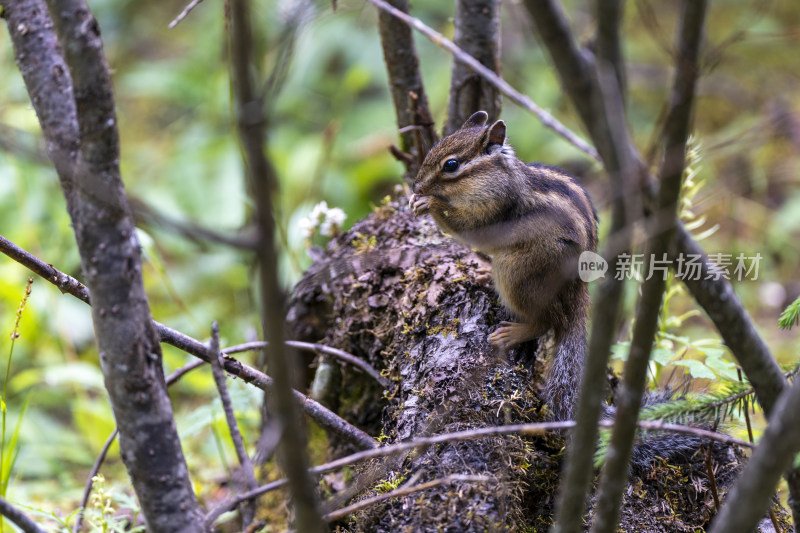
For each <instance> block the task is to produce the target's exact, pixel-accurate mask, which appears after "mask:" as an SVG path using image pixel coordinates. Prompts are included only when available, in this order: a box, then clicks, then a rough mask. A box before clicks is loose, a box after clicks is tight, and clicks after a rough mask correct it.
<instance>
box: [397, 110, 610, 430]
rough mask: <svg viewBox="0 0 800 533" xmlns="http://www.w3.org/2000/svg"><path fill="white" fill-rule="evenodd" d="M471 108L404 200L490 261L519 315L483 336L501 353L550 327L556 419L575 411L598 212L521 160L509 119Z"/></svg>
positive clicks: (548, 389) (544, 169) (581, 192)
mask: <svg viewBox="0 0 800 533" xmlns="http://www.w3.org/2000/svg"><path fill="white" fill-rule="evenodd" d="M488 119H489V116H488V114H487V113H486V112H484V111H478V112H477V113H475V114H473V115H472V116H471V117H469V118H468V119H467V121H466V122H465V123H464V125H463V126H462V127H461V129H459V130H457V131H455V132H454V133H452V134H450V135H449V136H447V137H445V138H443V139H442V140H441V141H440V142H439V143H438V144H436V145H435V146H433V148H431V150H430V151H429V152H428V154H427V156H426V157H425V160H424V161H423V163H422V166H421V167H420V170H419V173H418V174H417V177H416V180H415V182H414V185H413V193H414V194H412V196H411V199H410V201H409V205H410V207H411V209H412V210H413V211H414V212H415V213H416V214H417V215H422V214H424V213H430V214H431V215H432V216H433V219H434V220H435V221H436V223H437V224H438V226H439V227H440V228H441V229H442V230H443V231H444V232H446V233H449V234H451V235H453V236H455V237H456V238H457V239H459V240H460V241H462V242H464V243H465V244H467V245H468V246H470V247H472V248H476V249H477V250H479V251H481V252H484V253H486V254H487V255H489V256H490V257H491V258H492V278H493V280H494V284H495V288H496V290H497V292H498V294H499V295H500V300H501V302H502V303H503V305H504V306H505V307H506V308H508V310H509V311H511V313H512V314H513V315H514V316H515V317H516V318H517V320H518V321H517V322H502V323H501V324H500V325H499V327H498V328H497V330H495V331H494V332H493V333H492V334H491V335H490V336H489V342H490V343H491V344H493V345H495V346H497V347H498V348H499V349H501V350H504V351H505V350H508V349H510V348H512V347H514V346H516V345H518V344H520V343H523V342H525V341H528V340H532V339H535V338H537V337H540V336H542V335H544V334H545V333H547V332H548V331H551V330H552V332H553V339H554V343H555V353H554V356H553V357H552V361H551V363H550V365H549V368H548V370H547V372H546V374H545V380H546V385H545V395H546V400H547V402H548V404H549V405H550V408H551V410H552V411H553V414H554V416H555V418H556V419H559V420H565V419H569V418H571V417H572V415H573V414H574V409H575V407H576V402H577V393H578V390H579V388H580V387H579V385H580V378H581V373H582V369H583V363H584V357H585V353H586V321H587V318H588V307H589V303H590V301H589V291H588V289H587V287H586V283H585V282H583V281H581V279H580V278H579V277H578V257H579V256H580V254H581V253H582V252H584V251H587V250H589V251H595V250H596V249H597V214H596V212H595V209H594V206H593V205H592V202H591V199H590V198H589V195H588V193H587V192H586V190H585V189H584V188H583V187H582V186H581V185H580V184H579V183H578V182H577V181H575V179H574V178H573V177H572V176H570V175H568V174H566V173H565V172H563V171H561V170H559V169H557V168H553V167H548V166H544V165H540V164H538V163H532V164H525V163H523V162H522V161H520V160H519V159H518V158H517V157H516V155H515V154H514V150H513V148H511V146H510V145H508V144H507V143H506V125H505V123H504V122H503V121H502V120H498V121H496V122H494V123H492V124H491V125H488V126H487V121H488Z"/></svg>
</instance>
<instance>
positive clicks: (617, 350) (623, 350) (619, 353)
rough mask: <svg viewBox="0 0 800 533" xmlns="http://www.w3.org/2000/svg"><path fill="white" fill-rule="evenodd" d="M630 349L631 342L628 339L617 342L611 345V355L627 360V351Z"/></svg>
mask: <svg viewBox="0 0 800 533" xmlns="http://www.w3.org/2000/svg"><path fill="white" fill-rule="evenodd" d="M630 350H631V343H630V342H629V341H623V342H618V343H616V344H615V345H614V346H612V347H611V357H612V358H614V359H620V360H622V361H627V360H628V352H630Z"/></svg>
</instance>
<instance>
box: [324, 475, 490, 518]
mask: <svg viewBox="0 0 800 533" xmlns="http://www.w3.org/2000/svg"><path fill="white" fill-rule="evenodd" d="M458 481H461V482H471V483H485V482H489V481H492V479H491V478H489V477H486V476H467V475H461V474H452V475H449V476H445V477H443V478H439V479H434V480H431V481H426V482H425V483H420V484H419V485H412V486H409V487H400V488H399V489H395V490H393V491H391V492H387V493H386V494H378V495H377V496H372V497H371V498H366V499H364V500H361V501H359V502H356V503H354V504H353V505H348V506H347V507H343V508H342V509H338V510H336V511H333V512H332V513H328V514H326V515H325V516H323V517H322V518H323V520H327V521H328V522H335V521H336V520H341V519H342V518H344V517H345V516H347V515H349V514H352V513H354V512H356V511H359V510H361V509H364V508H366V507H369V506H370V505H374V504H376V503H379V502H382V501H384V500H391V499H392V498H399V497H401V496H408V495H409V494H414V493H415V492H422V491H423V490H428V489H432V488H435V487H439V486H441V485H449V484H450V483H455V482H458Z"/></svg>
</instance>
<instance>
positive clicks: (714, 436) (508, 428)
mask: <svg viewBox="0 0 800 533" xmlns="http://www.w3.org/2000/svg"><path fill="white" fill-rule="evenodd" d="M638 425H639V427H640V428H641V429H644V430H648V431H672V432H676V433H684V434H688V435H695V436H697V437H703V438H707V439H710V440H713V441H717V442H723V443H726V444H735V445H738V446H744V447H746V448H753V444H752V443H750V442H747V441H745V440H741V439H737V438H735V437H731V436H729V435H724V434H722V433H715V432H713V431H709V430H706V429H701V428H696V427H691V426H683V425H680V424H670V423H666V422H663V421H660V420H640V421H639V422H638ZM575 426H576V423H575V422H573V421H572V420H562V421H557V422H537V423H531V424H510V425H505V426H490V427H482V428H475V429H466V430H464V431H456V432H452V433H442V434H440V435H434V436H431V437H418V438H416V439H413V440H409V441H403V442H398V443H395V444H389V445H387V446H381V447H379V448H373V449H371V450H364V451H361V452H356V453H353V454H350V455H346V456H344V457H340V458H339V459H336V460H334V461H330V462H328V463H325V464H321V465H317V466H315V467H313V468H311V469H309V472H310V473H311V474H314V475H322V474H326V473H328V472H332V471H334V470H338V469H340V468H344V467H346V466H350V465H353V464H355V463H359V462H361V461H366V460H369V459H377V458H379V457H390V456H393V455H397V454H400V453H403V452H406V451H410V450H418V452H421V451H422V450H424V449H426V448H429V447H430V446H434V445H436V444H444V443H450V442H460V441H468V440H475V439H481V438H486V437H492V436H497V435H525V436H528V437H533V436H538V435H543V434H545V433H546V432H550V431H563V430H573V431H574V429H575ZM598 426H599V427H606V428H609V427H613V422H612V421H611V420H603V421H601V422H599V423H598ZM287 483H288V480H287V479H278V480H275V481H272V482H270V483H267V484H265V485H262V486H260V487H258V488H257V489H255V490H253V491H250V492H247V493H244V494H240V495H238V496H236V497H234V498H231V499H230V500H228V501H226V502H223V503H222V504H220V505H219V506H218V507H216V508H214V509H212V510H211V511H210V512H209V513H208V515H206V521H207V523H213V522H214V521H215V520H216V519H217V518H219V517H220V516H221V515H222V514H223V513H226V512H228V511H231V510H233V509H235V508H236V507H237V506H238V505H239V504H240V503H241V502H242V501H245V500H248V499H252V498H257V497H259V496H261V495H263V494H266V493H268V492H272V491H274V490H278V489H280V488H282V487H285V486H286V485H287Z"/></svg>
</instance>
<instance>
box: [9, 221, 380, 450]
mask: <svg viewBox="0 0 800 533" xmlns="http://www.w3.org/2000/svg"><path fill="white" fill-rule="evenodd" d="M0 252H2V253H3V254H5V255H7V256H8V257H10V258H11V259H13V260H15V261H16V262H18V263H19V264H21V265H22V266H24V267H26V268H28V269H29V270H31V271H32V272H34V273H35V274H38V275H39V276H41V277H42V278H44V279H45V280H47V281H49V282H50V283H52V284H53V285H55V286H56V287H58V289H59V290H61V292H62V293H67V294H71V295H72V296H75V297H76V298H78V299H79V300H81V301H82V302H84V303H87V304H88V303H89V302H90V299H89V290H88V289H87V288H86V287H85V286H84V285H83V284H82V283H81V282H79V281H78V280H76V279H75V278H73V277H72V276H69V275H67V274H65V273H63V272H61V271H60V270H58V269H56V268H54V267H53V266H52V265H50V264H47V263H45V262H44V261H42V260H41V259H39V258H38V257H36V256H35V255H33V254H31V253H30V252H28V251H27V250H23V249H22V248H20V247H19V246H17V245H16V244H14V243H13V242H11V241H9V240H8V239H6V238H4V237H3V236H2V235H0ZM153 325H154V326H155V327H156V330H157V331H158V334H159V336H160V337H161V341H162V342H165V343H167V344H169V345H172V346H174V347H175V348H178V349H179V350H182V351H184V352H186V353H188V354H190V355H194V356H195V357H198V358H200V359H202V360H203V361H204V362H209V361H210V360H211V356H210V355H209V354H208V349H207V348H206V346H205V345H204V344H203V343H202V342H200V341H198V340H196V339H193V338H192V337H189V336H188V335H186V334H184V333H181V332H180V331H177V330H174V329H172V328H170V327H169V326H165V325H164V324H161V323H160V322H157V321H155V320H154V321H153ZM223 365H224V367H225V371H226V372H228V373H229V374H231V375H233V376H236V377H239V378H241V379H242V380H243V381H244V382H245V383H250V384H252V385H254V386H255V387H257V388H259V389H261V390H263V391H266V390H268V389H269V387H270V386H271V385H272V378H271V377H269V376H267V375H266V374H264V373H263V372H260V371H258V370H256V369H255V368H252V367H250V366H248V365H246V364H244V363H242V362H241V361H237V360H236V359H234V358H232V357H225V358H224V360H223ZM293 394H294V397H295V399H296V400H297V401H298V402H300V405H301V406H302V409H303V411H304V412H305V413H306V414H307V415H308V416H310V417H311V418H312V419H314V420H315V421H317V422H318V423H319V424H320V425H321V426H322V427H324V428H326V429H328V430H330V431H332V432H333V433H336V434H337V435H339V436H340V437H342V438H344V439H346V440H348V441H350V442H352V443H354V444H356V445H357V446H360V447H362V448H365V449H368V448H374V447H376V446H377V445H378V443H377V441H376V440H375V439H373V438H372V437H370V436H369V435H368V434H367V433H365V432H364V431H362V430H360V429H359V428H357V427H355V426H353V425H352V424H350V423H349V422H347V421H346V420H344V419H343V418H342V417H340V416H338V415H337V414H335V413H333V412H332V411H331V410H330V409H328V408H327V407H325V406H323V405H322V404H320V403H319V402H317V401H315V400H313V399H311V398H309V397H308V396H306V395H304V394H302V393H301V392H299V391H296V390H295V391H293Z"/></svg>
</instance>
